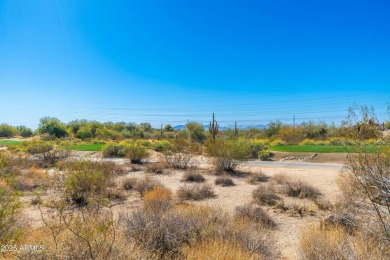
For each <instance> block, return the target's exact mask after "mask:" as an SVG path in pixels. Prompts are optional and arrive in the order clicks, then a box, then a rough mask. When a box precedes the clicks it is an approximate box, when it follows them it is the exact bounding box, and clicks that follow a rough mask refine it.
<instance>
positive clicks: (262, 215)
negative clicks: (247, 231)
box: [235, 204, 276, 228]
mask: <svg viewBox="0 0 390 260" xmlns="http://www.w3.org/2000/svg"><path fill="white" fill-rule="evenodd" d="M235 216H236V217H238V218H245V219H248V220H250V221H254V222H255V223H261V224H263V225H265V226H266V227H270V228H274V227H276V223H275V221H273V219H272V218H271V217H270V216H269V215H268V214H267V213H266V212H265V211H264V210H263V209H262V208H260V207H258V206H255V205H253V204H246V205H244V206H239V207H236V214H235Z"/></svg>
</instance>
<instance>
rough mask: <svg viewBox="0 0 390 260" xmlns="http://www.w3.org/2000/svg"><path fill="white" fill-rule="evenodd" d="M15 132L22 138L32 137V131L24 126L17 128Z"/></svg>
mask: <svg viewBox="0 0 390 260" xmlns="http://www.w3.org/2000/svg"><path fill="white" fill-rule="evenodd" d="M16 130H17V131H18V133H19V134H20V135H21V136H22V137H24V138H27V137H30V136H32V135H33V131H32V130H31V128H28V127H26V126H24V125H20V126H17V127H16Z"/></svg>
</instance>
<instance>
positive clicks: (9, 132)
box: [0, 124, 16, 137]
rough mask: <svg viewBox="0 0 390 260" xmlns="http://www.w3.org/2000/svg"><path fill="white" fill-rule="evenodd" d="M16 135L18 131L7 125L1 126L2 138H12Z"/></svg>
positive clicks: (0, 133) (0, 134)
mask: <svg viewBox="0 0 390 260" xmlns="http://www.w3.org/2000/svg"><path fill="white" fill-rule="evenodd" d="M15 134H16V129H15V128H14V127H13V126H10V125H7V124H1V125H0V137H12V136H14V135H15Z"/></svg>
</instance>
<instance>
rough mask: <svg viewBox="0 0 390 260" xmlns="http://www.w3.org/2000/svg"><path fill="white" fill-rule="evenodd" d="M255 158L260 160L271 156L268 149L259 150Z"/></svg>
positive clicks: (265, 159)
mask: <svg viewBox="0 0 390 260" xmlns="http://www.w3.org/2000/svg"><path fill="white" fill-rule="evenodd" d="M257 158H259V159H260V160H262V161H267V160H268V159H270V158H271V152H270V151H268V150H262V151H259V153H258V154H257Z"/></svg>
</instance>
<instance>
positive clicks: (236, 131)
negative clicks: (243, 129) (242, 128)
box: [233, 121, 238, 135]
mask: <svg viewBox="0 0 390 260" xmlns="http://www.w3.org/2000/svg"><path fill="white" fill-rule="evenodd" d="M233 134H234V135H238V128H237V121H234V130H233Z"/></svg>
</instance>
